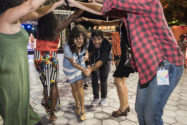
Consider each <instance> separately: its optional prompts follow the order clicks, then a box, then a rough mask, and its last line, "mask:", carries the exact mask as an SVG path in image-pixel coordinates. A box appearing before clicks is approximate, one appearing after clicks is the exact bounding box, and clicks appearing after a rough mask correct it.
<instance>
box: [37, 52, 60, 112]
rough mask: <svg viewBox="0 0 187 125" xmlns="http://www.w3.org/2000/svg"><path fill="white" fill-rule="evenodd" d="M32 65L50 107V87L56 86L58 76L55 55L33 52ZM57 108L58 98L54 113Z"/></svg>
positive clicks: (53, 53)
mask: <svg viewBox="0 0 187 125" xmlns="http://www.w3.org/2000/svg"><path fill="white" fill-rule="evenodd" d="M34 65H35V68H36V70H37V72H38V73H39V78H40V80H41V82H42V85H43V87H44V89H47V92H46V93H44V94H45V96H47V97H49V101H48V103H49V104H48V105H50V91H51V85H52V84H54V83H56V84H57V76H58V74H59V71H58V70H59V64H58V58H57V53H56V52H55V51H38V50H36V51H35V52H34ZM45 103H46V102H45ZM59 108H60V98H59V97H58V102H57V106H56V111H58V110H59Z"/></svg>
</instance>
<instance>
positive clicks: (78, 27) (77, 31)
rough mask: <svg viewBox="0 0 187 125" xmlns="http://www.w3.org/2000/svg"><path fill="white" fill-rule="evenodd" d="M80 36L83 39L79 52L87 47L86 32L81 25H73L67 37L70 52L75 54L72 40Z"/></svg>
mask: <svg viewBox="0 0 187 125" xmlns="http://www.w3.org/2000/svg"><path fill="white" fill-rule="evenodd" d="M81 34H82V36H83V37H84V43H83V45H82V46H81V51H82V50H83V49H84V48H86V47H87V30H86V29H85V28H84V27H83V26H82V25H80V24H79V25H75V27H74V28H73V29H72V30H71V31H70V34H69V37H68V45H69V46H70V49H71V52H72V53H76V50H77V49H76V45H75V43H74V39H75V38H77V37H79V36H80V35H81Z"/></svg>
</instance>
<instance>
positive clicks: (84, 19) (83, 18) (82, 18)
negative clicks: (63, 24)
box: [75, 17, 87, 23]
mask: <svg viewBox="0 0 187 125" xmlns="http://www.w3.org/2000/svg"><path fill="white" fill-rule="evenodd" d="M82 21H87V20H86V18H85V17H80V18H78V19H76V20H75V22H77V23H78V22H82Z"/></svg>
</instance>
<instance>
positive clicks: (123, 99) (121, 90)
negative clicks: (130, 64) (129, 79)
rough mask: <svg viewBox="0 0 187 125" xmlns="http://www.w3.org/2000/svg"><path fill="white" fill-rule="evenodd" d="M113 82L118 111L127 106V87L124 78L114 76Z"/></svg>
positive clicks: (123, 109)
mask: <svg viewBox="0 0 187 125" xmlns="http://www.w3.org/2000/svg"><path fill="white" fill-rule="evenodd" d="M114 82H115V84H116V88H117V93H118V97H119V101H120V111H122V112H123V111H125V109H126V108H127V107H128V89H127V86H126V83H125V82H126V78H125V77H123V78H115V79H114Z"/></svg>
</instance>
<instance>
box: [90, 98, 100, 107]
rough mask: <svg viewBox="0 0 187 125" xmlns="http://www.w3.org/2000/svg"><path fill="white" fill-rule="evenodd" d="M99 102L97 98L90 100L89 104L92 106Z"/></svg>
mask: <svg viewBox="0 0 187 125" xmlns="http://www.w3.org/2000/svg"><path fill="white" fill-rule="evenodd" d="M98 104H99V99H94V100H93V101H92V102H91V105H93V106H96V105H98Z"/></svg>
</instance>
